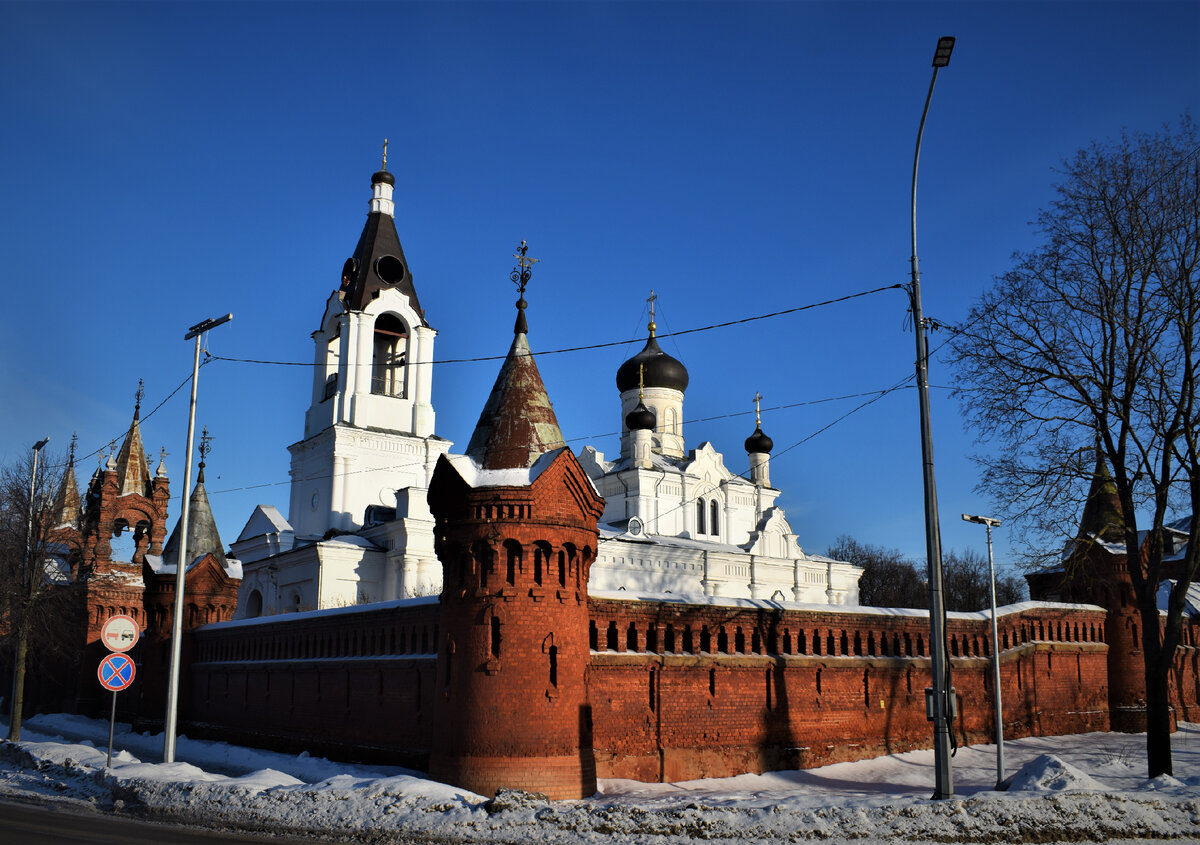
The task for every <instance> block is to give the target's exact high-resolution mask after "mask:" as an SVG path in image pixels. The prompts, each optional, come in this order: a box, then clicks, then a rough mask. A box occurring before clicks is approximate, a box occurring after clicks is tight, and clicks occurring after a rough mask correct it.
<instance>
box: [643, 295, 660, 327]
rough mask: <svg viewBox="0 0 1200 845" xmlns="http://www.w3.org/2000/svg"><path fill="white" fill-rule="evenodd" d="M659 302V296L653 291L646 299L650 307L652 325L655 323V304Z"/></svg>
mask: <svg viewBox="0 0 1200 845" xmlns="http://www.w3.org/2000/svg"><path fill="white" fill-rule="evenodd" d="M657 300H658V294H656V293H655V292H654V291H653V290H651V291H650V295H649V296H648V297H646V302H647V303H648V304H649V305H650V322H651V323H653V322H654V303H655V301H657Z"/></svg>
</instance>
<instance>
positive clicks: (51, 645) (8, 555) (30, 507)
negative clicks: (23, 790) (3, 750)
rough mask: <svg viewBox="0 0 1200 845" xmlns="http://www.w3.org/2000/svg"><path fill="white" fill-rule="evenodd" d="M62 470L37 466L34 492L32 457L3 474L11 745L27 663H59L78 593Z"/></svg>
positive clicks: (1, 605) (0, 506) (0, 595)
mask: <svg viewBox="0 0 1200 845" xmlns="http://www.w3.org/2000/svg"><path fill="white" fill-rule="evenodd" d="M63 463H64V462H63V461H61V460H58V461H55V460H54V459H52V458H51V459H49V460H42V461H40V465H39V467H38V472H37V478H36V486H34V483H33V482H34V477H33V456H32V454H30V455H26V456H25V457H23V458H22V459H19V460H17V461H15V462H13V463H11V464H9V465H7V466H5V467H3V468H0V632H2V633H3V635H4V639H5V640H7V645H8V646H9V648H10V649H11V653H12V659H13V664H12V665H13V677H12V682H13V685H12V695H11V706H10V711H9V712H10V721H9V731H8V739H10V740H12V741H17V740H20V738H21V717H22V714H23V709H24V705H25V679H26V669H27V667H28V665H29V663H30V659H31V657H33V658H52V657H54V656H55V655H56V652H57V651H58V647H59V646H60V645H61V642H60V640H61V639H62V636H61V635H62V633H63V625H64V620H66V619H68V618H70V615H69V614H70V610H71V603H72V600H73V598H74V593H75V590H74V589H73V586H72V584H71V580H72V579H71V572H70V568H69V553H70V549H69V543H70V535H71V531H70V529H72V528H75V529H77V528H78V526H77V525H65V526H64V525H63V523H62V519H61V514H60V513H59V509H58V508H56V507H55V501H54V498H55V493H56V492H57V491H58V490H59V488H60V486H61V482H62V478H63V471H64V469H65V467H64V466H63ZM31 494H32V499H31V498H30V496H31ZM64 529H66V530H64ZM75 536H78V535H77V534H76V535H75Z"/></svg>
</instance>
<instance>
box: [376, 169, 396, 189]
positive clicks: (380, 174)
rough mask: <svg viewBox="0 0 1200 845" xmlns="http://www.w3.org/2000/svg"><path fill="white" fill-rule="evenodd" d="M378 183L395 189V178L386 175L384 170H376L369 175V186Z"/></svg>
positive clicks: (388, 174)
mask: <svg viewBox="0 0 1200 845" xmlns="http://www.w3.org/2000/svg"><path fill="white" fill-rule="evenodd" d="M380 182H387V183H388V184H389V185H391V186H393V187H395V185H396V177H395V176H393V175H392V174H390V173H388V172H387V171H386V170H376V171H375V172H374V173H372V174H371V184H372V185H377V184H379V183H380Z"/></svg>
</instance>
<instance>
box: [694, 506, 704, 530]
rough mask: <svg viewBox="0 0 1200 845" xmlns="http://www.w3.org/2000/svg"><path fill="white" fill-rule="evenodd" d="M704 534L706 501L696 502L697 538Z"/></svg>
mask: <svg viewBox="0 0 1200 845" xmlns="http://www.w3.org/2000/svg"><path fill="white" fill-rule="evenodd" d="M703 533H704V500H703V499H697V500H696V536H697V537H699V536H700V535H701V534H703Z"/></svg>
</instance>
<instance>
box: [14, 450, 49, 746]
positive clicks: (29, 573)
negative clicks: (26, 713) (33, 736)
mask: <svg viewBox="0 0 1200 845" xmlns="http://www.w3.org/2000/svg"><path fill="white" fill-rule="evenodd" d="M49 442H50V438H49V437H43V438H42V439H41V440H39V441H38V442H37V443H34V444H33V472H32V473H31V474H30V476H29V517H28V521H27V523H26V529H25V566H24V568H23V569H22V570H21V578H22V581H21V586H22V587H25V590H24V595H23V596H22V599H23V600H24V601H25V611H24V612H23V613H22V614H21V618H20V620H18V622H17V624H18V625H19V626H20V627H19V628H18V629H17V645H16V654H14V655H13V683H12V702H11V703H10V705H9V717H8V738H9V740H10V741H12V742H19V741H20V739H21V715H22V711H23V710H24V706H25V661H26V659H27V658H28V655H29V619H28V615H29V612H30V610H31V609H32V605H33V591H34V590H36V589H37V580H36V576H35V574H34V571H33V570H34V566H33V561H34V554H33V545H34V542H33V508H34V500H35V499H36V498H37V475H38V456H39V455H41V453H42V449H44V448H45V447H46V444H47V443H49ZM26 578H28V579H29V583H28V584H26V583H25V580H24V579H26Z"/></svg>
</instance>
